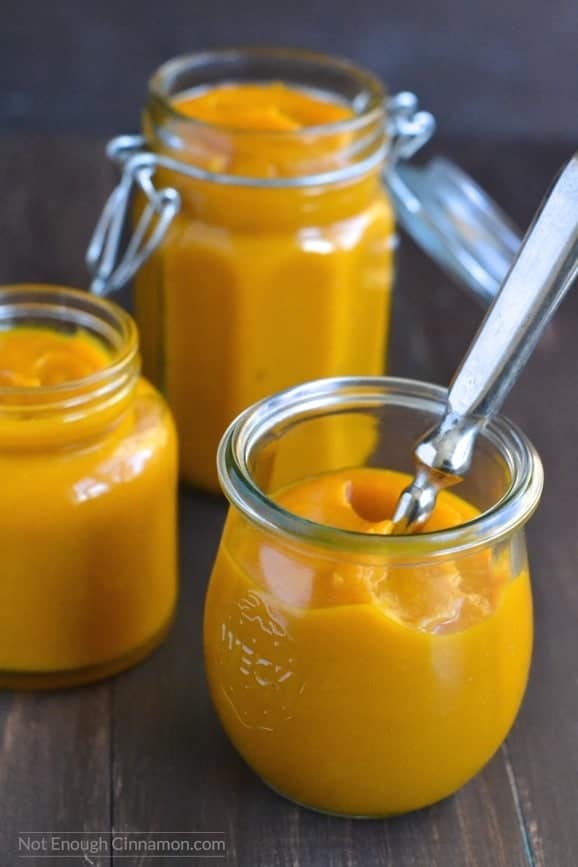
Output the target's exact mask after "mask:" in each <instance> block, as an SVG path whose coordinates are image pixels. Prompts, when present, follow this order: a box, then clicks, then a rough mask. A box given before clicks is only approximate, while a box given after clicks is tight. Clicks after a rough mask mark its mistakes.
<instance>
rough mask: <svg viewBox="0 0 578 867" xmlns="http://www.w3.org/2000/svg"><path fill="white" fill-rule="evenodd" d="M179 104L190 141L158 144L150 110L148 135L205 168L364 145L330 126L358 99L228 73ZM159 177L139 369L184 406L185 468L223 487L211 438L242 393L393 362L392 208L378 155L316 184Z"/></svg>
mask: <svg viewBox="0 0 578 867" xmlns="http://www.w3.org/2000/svg"><path fill="white" fill-rule="evenodd" d="M172 106H173V109H174V110H175V112H177V113H178V117H179V118H180V123H179V125H178V135H179V137H180V140H181V142H182V146H181V147H180V149H177V150H176V151H175V150H170V149H168V148H166V147H165V149H164V150H163V145H162V144H159V142H158V140H157V139H156V138H155V129H156V127H155V126H154V124H152V123H151V121H150V118H149V119H147V118H146V117H145V135H147V136H148V138H149V139H150V140H151V141H152V145H153V147H155V148H156V149H157V150H161V152H163V153H165V154H166V155H168V156H172V157H177V158H178V159H179V160H184V161H185V162H188V163H191V164H193V165H195V166H199V167H201V168H203V169H206V170H208V171H211V172H217V173H221V174H226V175H229V176H231V175H232V176H243V177H247V176H250V177H253V178H261V179H263V180H264V181H267V180H270V181H272V180H275V179H280V178H284V179H292V178H293V179H296V178H298V177H299V176H302V175H311V174H318V173H327V172H330V171H333V170H335V169H339V168H343V167H347V166H348V165H349V164H350V162H351V161H352V160H353V159H354V156H353V155H352V152H353V153H355V150H356V147H355V145H354V146H352V147H351V149H349V147H348V145H349V144H351V136H352V133H350V132H347V131H346V130H345V131H344V130H343V129H342V128H340V127H337V128H335V130H334V129H333V128H332V127H331V126H330V125H331V124H335V123H339V122H342V121H346V120H347V119H349V118H351V117H352V116H353V112H352V109H351V108H350V107H349V106H347V105H343V104H341V103H337V102H335V101H333V100H331V99H330V98H329V97H324V96H323V95H322V94H320V93H316V92H309V91H305V90H300V89H298V88H296V87H291V86H289V85H287V84H284V83H281V82H277V83H272V84H249V83H247V84H234V85H223V86H215V87H212V88H207V89H205V90H202V91H198V92H192V93H189V94H183V95H182V96H181V97H179V98H176V99H175V100H174V101H173V103H172ZM194 121H199V122H198V123H195V122H194ZM173 122H174V123H176V122H177V121H176V120H174V119H173ZM328 125H329V126H328ZM158 180H159V183H161V184H170V185H173V186H176V187H177V189H178V190H179V192H180V194H181V210H180V212H179V214H178V215H177V217H176V218H175V219H174V221H173V223H172V225H171V228H170V230H169V233H168V235H167V237H166V239H165V241H164V242H163V243H162V244H161V246H160V247H159V249H158V250H157V251H156V252H155V253H154V254H153V256H152V258H151V259H150V260H149V261H148V262H147V263H146V264H145V265H144V267H143V268H142V269H141V271H140V272H139V274H138V275H137V278H136V316H137V320H138V323H139V326H140V331H141V338H142V340H141V345H142V351H143V359H144V370H145V373H146V375H147V376H149V378H151V379H152V380H153V382H155V383H158V384H159V385H160V387H161V388H162V390H163V391H164V393H165V394H166V396H167V398H168V401H169V403H170V405H171V407H172V409H173V411H174V413H175V417H176V422H177V428H178V430H179V434H180V461H181V473H182V475H183V476H184V478H185V479H186V480H187V481H189V482H191V483H193V484H196V485H200V486H202V487H206V488H213V489H217V487H218V483H217V477H216V471H215V454H216V450H217V445H218V443H219V440H220V437H221V435H222V434H223V432H224V430H225V428H226V427H227V425H228V424H229V422H230V421H231V420H232V419H233V418H234V417H235V416H236V415H238V413H240V412H241V411H242V410H243V409H245V407H247V406H249V405H251V404H252V403H254V402H255V401H256V400H259V399H261V398H263V397H265V396H266V395H268V394H272V393H274V392H277V391H279V390H280V389H283V388H286V387H289V386H292V385H295V384H297V383H299V382H303V381H307V380H310V379H315V378H317V377H324V376H338V375H347V374H360V375H362V374H367V375H377V374H381V373H383V372H384V357H385V346H386V338H387V330H388V322H389V307H390V295H391V282H392V246H393V233H394V217H393V210H392V207H391V204H390V202H389V199H388V198H387V196H386V194H385V192H384V189H383V185H382V181H381V166H376V167H375V168H373V169H372V170H370V171H368V172H366V173H365V174H363V175H362V176H361V177H359V176H358V177H357V178H356V179H352V180H349V181H342V182H340V183H324V184H323V185H316V186H313V187H298V186H297V187H295V186H294V187H289V188H287V187H284V188H275V187H261V188H255V187H251V186H248V185H244V184H242V183H240V184H236V185H227V184H223V183H219V182H218V180H212V181H209V180H197V179H194V178H189V177H185V176H183V175H177V174H174V173H172V174H171V173H170V172H167V171H164V172H163V171H160V172H159V178H158ZM137 211H138V212H139V213H140V207H139V208H137ZM327 448H328V449H332V448H333V449H338V448H339V446H338V444H333V443H331V442H329V443H328V444H327ZM362 458H363V455H360V460H362Z"/></svg>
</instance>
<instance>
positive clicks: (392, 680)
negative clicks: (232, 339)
mask: <svg viewBox="0 0 578 867" xmlns="http://www.w3.org/2000/svg"><path fill="white" fill-rule="evenodd" d="M445 402H446V392H445V391H444V390H443V389H441V388H439V387H437V386H433V385H427V384H424V383H418V382H412V381H409V380H396V379H387V378H359V379H357V378H344V379H329V380H323V381H319V382H313V383H310V384H307V385H304V386H300V387H297V388H294V389H291V390H289V391H286V392H285V393H283V394H281V395H278V396H276V397H273V398H271V399H268V400H265V401H263V402H261V403H258V404H257V405H256V406H254V407H252V408H250V409H248V410H247V411H245V412H244V413H243V414H242V415H241V416H240V417H239V418H238V419H237V420H236V421H235V422H234V423H233V424H232V425H231V427H230V428H229V429H228V431H227V433H226V434H225V436H224V438H223V441H222V443H221V447H220V450H219V475H220V479H221V484H222V486H223V489H224V491H225V493H226V495H227V497H228V499H229V501H230V504H231V506H230V510H229V514H228V518H227V522H226V525H225V529H224V532H223V536H222V540H221V544H220V548H219V551H218V555H217V559H216V562H215V566H214V570H213V573H212V576H211V581H210V585H209V589H208V593H207V599H206V608H205V627H204V629H205V636H204V640H205V656H206V667H207V673H208V679H209V685H210V689H211V694H212V698H213V701H214V704H215V707H216V709H217V711H218V713H219V716H220V718H221V720H222V722H223V725H224V727H225V729H226V731H227V733H228V735H229V737H230V738H231V740H232V742H233V744H234V745H235V746H236V748H237V749H238V750H239V752H240V753H241V755H242V756H243V757H244V758H245V760H246V761H247V762H248V764H249V765H250V766H251V767H252V768H253V769H254V770H255V771H256V773H257V774H259V776H261V777H262V778H263V779H264V780H265V781H266V782H267V783H268V784H269V785H270V786H272V787H273V788H274V789H276V790H277V791H279V792H280V793H282V794H284V795H285V796H287V797H288V798H290V799H292V800H294V801H297V802H299V803H301V804H304V805H307V806H309V807H313V808H315V809H317V810H323V811H329V812H332V813H339V814H346V815H350V816H388V815H392V814H396V813H402V812H405V811H409V810H414V809H417V808H419V807H423V806H425V805H427V804H431V803H433V802H435V801H437V800H439V799H441V798H443V797H445V796H447V795H449V794H450V793H452V792H454V791H456V790H457V789H458V788H459V787H460V786H461V785H462V784H463V783H465V782H466V781H467V780H468V779H469V778H470V777H472V776H473V775H474V774H475V773H476V772H477V771H478V770H479V769H480V768H481V767H482V766H483V765H484V764H485V763H486V762H487V761H488V759H489V758H490V757H491V756H492V755H493V753H494V752H495V751H496V750H497V749H498V747H499V746H500V744H501V743H502V741H503V739H504V738H505V736H506V734H507V733H508V730H509V729H510V726H511V725H512V722H513V720H514V718H515V716H516V713H517V711H518V708H519V706H520V702H521V700H522V696H523V694H524V689H525V686H526V680H527V676H528V669H529V664H530V655H531V645H532V603H531V591H530V581H529V573H528V564H527V557H526V542H525V537H524V525H525V524H526V522H527V520H528V518H529V517H530V515H531V514H532V512H533V511H534V509H535V508H536V506H537V504H538V500H539V497H540V494H541V489H542V468H541V464H540V460H539V458H538V456H537V454H536V452H535V451H534V449H533V447H532V446H531V444H530V443H529V442H528V440H527V439H526V437H525V436H524V435H523V434H522V433H521V432H520V431H519V430H518V429H517V428H515V427H514V426H513V425H512V424H511V423H509V422H508V421H507V420H505V419H504V418H496V419H495V420H493V421H492V422H491V423H490V424H489V425H488V427H487V428H486V429H485V431H484V433H483V434H482V435H481V438H480V440H479V443H478V447H477V452H476V456H475V460H474V464H473V467H472V470H471V472H470V474H469V475H468V477H467V479H465V480H464V482H463V483H462V485H461V486H460V490H459V495H460V497H463V498H464V499H465V500H467V501H468V502H469V503H470V504H471V505H472V506H474V507H475V510H479V513H478V512H477V511H476V512H475V514H476V516H475V517H473V518H471V519H470V520H466V521H465V522H464V523H462V524H461V525H457V526H454V527H452V528H450V529H443V530H439V531H438V532H427V533H424V534H419V535H414V536H405V537H404V536H398V537H392V536H383V535H380V534H379V533H378V534H367V533H361V532H352V531H346V530H340V529H335V528H333V527H329V526H324V525H322V524H319V523H315V522H314V521H310V520H306V519H304V518H302V517H298V516H297V515H296V514H293V513H291V512H289V511H286V510H285V509H284V508H283V507H282V506H281V505H279V503H278V502H277V499H276V496H277V492H279V491H283V490H287V489H288V488H289V489H290V486H292V485H295V484H296V483H299V482H303V480H306V479H311V477H313V476H315V475H316V474H317V473H318V472H319V466H318V464H317V455H318V448H319V443H320V442H326V441H327V439H328V437H329V438H330V437H332V436H337V437H338V438H339V440H340V441H341V442H342V443H344V444H345V443H346V442H347V441H348V434H349V433H350V432H351V431H352V430H355V429H356V428H357V427H358V426H359V425H361V426H362V427H364V428H366V429H368V430H371V432H372V438H373V448H372V449H371V452H368V453H367V455H366V458H365V461H364V464H365V466H367V467H388V468H391V469H394V470H401V471H403V472H408V473H411V472H412V467H411V453H412V443H413V442H414V440H415V438H416V437H417V435H418V434H420V433H422V432H423V430H425V429H427V428H428V427H429V426H431V425H432V424H433V423H435V422H436V421H437V420H439V417H440V416H441V414H442V413H443V410H444V407H445ZM296 447H297V448H299V450H300V451H301V452H302V459H301V462H300V463H299V464H298V465H296V464H295V461H294V460H293V458H292V454H293V452H294V449H295V448H296ZM358 463H359V453H358V449H357V445H356V444H355V442H354V443H353V446H352V448H351V451H350V453H349V454H347V449H346V447H345V446H344V447H343V451H342V453H341V455H340V456H339V458H338V459H336V460H335V461H334V462H333V463H331V462H330V461H327V462H326V464H325V467H324V469H325V470H330V471H336V470H343V469H344V468H345V469H347V468H351V467H352V466H353V467H355V466H356V465H358ZM348 496H349V497H351V499H352V502H353V498H354V496H355V491H354V490H351V489H350V490H349V493H348ZM367 587H369V589H370V591H371V592H369V593H366V592H361V590H360V589H359V588H367ZM348 588H349V589H348ZM465 606H471V610H470V608H466V607H465ZM446 609H447V610H446ZM416 612H419V617H418V616H417V614H416ZM456 617H457V619H456ZM452 618H453V619H452ZM456 623H458V624H459V625H458V626H456V625H455V624H456Z"/></svg>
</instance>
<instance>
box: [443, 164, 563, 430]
mask: <svg viewBox="0 0 578 867" xmlns="http://www.w3.org/2000/svg"><path fill="white" fill-rule="evenodd" d="M577 273H578V154H574V156H573V157H572V159H571V160H570V161H569V162H568V163H567V165H566V166H565V168H564V169H563V170H562V172H561V173H560V175H559V176H558V178H557V180H556V181H555V182H554V184H553V186H552V188H551V190H550V193H549V194H548V195H547V196H546V198H545V199H544V201H543V202H542V205H541V206H540V208H539V210H538V212H537V214H536V216H535V218H534V220H533V222H532V225H531V226H530V228H529V230H528V232H527V234H526V237H525V238H524V241H523V242H522V246H521V247H520V250H519V252H518V255H517V256H516V258H515V260H514V262H513V264H512V266H511V268H510V271H509V272H508V275H507V277H506V279H505V281H504V283H503V286H502V288H501V290H500V292H499V293H498V295H497V297H496V299H495V301H494V303H493V304H492V306H491V308H490V309H489V311H488V313H487V315H486V317H485V319H484V321H483V322H482V325H481V326H480V329H479V331H478V333H477V335H476V337H475V339H474V341H473V343H472V345H471V347H470V349H469V351H468V352H467V354H466V355H465V357H464V359H463V361H462V363H461V364H460V366H459V368H458V370H457V372H456V374H455V376H454V378H453V380H452V383H451V385H450V390H449V394H448V409H449V411H450V412H452V413H456V414H457V415H460V416H469V417H472V416H474V417H476V418H479V419H480V418H481V419H484V418H486V417H487V416H490V415H493V414H494V413H496V412H497V411H498V410H499V408H500V407H501V405H502V403H503V401H504V399H505V398H506V396H507V394H508V392H509V391H510V389H511V388H512V386H513V384H514V382H515V381H516V379H517V378H518V376H519V374H520V371H521V370H522V368H523V367H524V365H525V364H526V362H527V360H528V358H529V356H530V354H531V353H532V351H533V349H534V347H535V346H536V344H537V342H538V340H539V339H540V336H541V335H542V332H543V331H544V328H545V327H546V325H547V324H548V322H549V321H550V319H551V318H552V316H553V314H554V312H555V310H556V308H557V307H558V305H559V304H560V302H561V300H562V298H563V297H564V295H565V294H566V292H567V291H568V289H569V288H570V285H571V283H572V281H573V280H574V278H575V276H576V274H577Z"/></svg>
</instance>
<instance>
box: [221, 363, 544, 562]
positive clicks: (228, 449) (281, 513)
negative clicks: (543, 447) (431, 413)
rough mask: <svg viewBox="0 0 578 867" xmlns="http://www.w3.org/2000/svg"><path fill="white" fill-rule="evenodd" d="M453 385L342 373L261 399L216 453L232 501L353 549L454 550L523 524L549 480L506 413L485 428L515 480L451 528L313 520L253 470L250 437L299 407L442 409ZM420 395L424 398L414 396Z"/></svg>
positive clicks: (267, 525)
mask: <svg viewBox="0 0 578 867" xmlns="http://www.w3.org/2000/svg"><path fill="white" fill-rule="evenodd" d="M446 398H447V389H445V388H443V387H442V386H439V385H434V384H432V383H427V382H421V381H418V380H412V379H403V378H397V377H335V378H327V379H319V380H314V381H312V382H308V383H304V384H303V385H298V386H295V387H293V388H289V389H287V390H285V391H282V392H279V393H278V394H275V395H273V396H272V397H269V398H265V399H264V400H262V401H260V402H258V403H256V404H254V405H253V406H251V407H249V408H248V409H246V410H245V411H244V412H243V413H241V414H240V415H239V416H238V417H237V418H236V419H235V420H234V421H233V422H232V424H231V425H230V426H229V427H228V429H227V430H226V432H225V434H224V435H223V438H222V440H221V443H220V445H219V449H218V454H217V468H218V473H219V480H220V482H221V486H222V488H223V491H224V493H225V496H226V497H227V499H228V500H229V502H230V503H231V505H232V506H234V507H236V508H237V509H238V510H239V511H240V512H241V513H242V514H243V515H244V516H245V517H246V518H247V519H248V520H250V521H251V522H252V523H254V524H256V525H258V526H259V527H261V528H262V529H264V530H266V531H269V532H274V533H279V532H280V533H282V534H283V535H285V536H287V537H289V538H291V539H293V540H297V541H300V542H308V543H312V544H315V545H321V546H323V547H327V548H330V549H332V550H333V551H336V550H337V551H341V552H344V553H350V554H359V553H363V554H369V555H376V556H381V557H396V558H399V557H408V558H411V559H417V558H419V557H422V556H427V557H428V558H431V557H436V556H444V557H445V556H447V555H449V554H453V553H456V552H463V551H466V550H470V549H475V548H479V547H482V546H484V545H486V544H487V543H488V540H491V541H492V542H494V541H496V540H497V539H499V538H502V537H504V536H507V535H509V534H511V533H512V532H513V531H514V530H516V529H517V528H518V527H520V526H523V525H524V524H525V523H526V522H527V520H528V519H529V518H530V516H531V515H532V513H533V512H534V511H535V509H536V508H537V506H538V503H539V500H540V496H541V493H542V488H543V468H542V463H541V461H540V457H539V455H538V453H537V451H536V449H535V448H534V446H533V445H532V443H531V442H530V440H529V439H528V438H527V437H526V435H525V434H524V433H523V432H522V431H521V430H520V429H519V428H518V427H517V425H515V424H514V423H513V422H511V421H510V420H509V419H507V418H506V417H505V416H502V415H499V416H496V417H495V418H493V419H491V420H490V421H489V422H488V424H487V426H486V427H485V428H484V431H483V433H482V434H481V436H484V437H486V438H487V439H489V440H490V442H491V443H492V445H493V446H494V447H495V448H496V449H497V450H498V452H499V453H500V455H501V457H502V458H504V459H505V460H506V462H507V464H508V468H509V470H510V473H511V481H510V485H509V488H508V490H507V491H506V492H505V494H504V495H503V496H502V497H501V498H500V499H499V500H498V501H497V502H496V503H494V504H493V505H492V506H491V507H490V508H489V509H486V510H485V511H484V512H482V513H481V514H479V515H477V516H476V517H475V518H473V519H472V520H470V521H468V522H466V523H464V524H460V525H459V526H457V527H451V528H448V529H445V530H437V531H435V532H429V533H419V534H413V535H408V536H379V535H374V534H367V533H363V532H358V531H353V530H342V529H339V528H335V527H329V526H326V525H324V524H319V523H316V522H314V521H309V520H307V519H305V518H302V517H300V516H298V515H295V514H294V513H292V512H289V511H287V510H286V509H284V508H283V507H282V506H280V505H279V504H277V503H276V502H275V501H274V500H273V499H271V498H270V497H269V496H268V495H267V494H266V493H265V492H264V491H262V490H261V489H260V488H259V487H258V485H257V484H256V483H255V481H254V480H253V478H252V475H251V471H250V469H249V465H248V456H249V454H250V449H251V445H252V444H254V442H255V441H256V440H257V439H258V438H259V437H260V436H262V435H263V433H265V432H266V431H267V430H271V429H272V428H273V427H276V428H278V426H279V424H280V423H281V422H283V421H287V420H288V419H290V418H291V417H292V416H293V415H295V414H296V413H297V412H299V413H306V412H311V413H312V414H316V415H317V416H319V414H321V413H322V412H323V411H329V410H331V409H334V408H336V407H339V409H340V411H343V410H344V409H347V408H351V409H352V410H353V409H359V408H360V407H361V406H363V405H365V406H379V405H387V403H390V404H394V403H396V404H397V405H403V403H407V405H408V406H411V403H408V401H414V405H416V406H418V407H429V408H436V409H439V410H440V414H441V412H442V411H443V409H444V407H445V404H446ZM415 402H417V403H415Z"/></svg>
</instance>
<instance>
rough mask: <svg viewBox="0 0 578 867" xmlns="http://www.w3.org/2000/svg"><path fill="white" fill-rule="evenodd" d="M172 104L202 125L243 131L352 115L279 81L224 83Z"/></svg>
mask: <svg viewBox="0 0 578 867" xmlns="http://www.w3.org/2000/svg"><path fill="white" fill-rule="evenodd" d="M174 104H175V107H176V108H177V109H178V110H179V111H180V112H182V113H183V114H186V115H187V116H188V117H192V118H195V119H196V120H200V121H203V123H210V124H215V125H216V126H228V127H237V128H238V129H244V130H247V129H255V130H270V131H275V130H277V131H280V132H283V131H292V130H298V129H303V128H304V127H308V126H321V125H322V124H327V123H339V121H342V120H347V119H348V118H350V117H352V115H353V112H352V110H351V108H349V106H347V105H341V104H339V103H338V102H334V101H330V100H328V99H327V98H322V97H320V96H319V95H315V96H313V95H310V94H308V93H307V92H306V91H304V90H297V89H296V88H292V87H287V85H285V84H283V83H282V82H280V81H277V82H272V83H271V84H242V85H239V84H228V85H227V84H224V85H220V86H219V87H211V88H209V89H207V90H205V91H203V92H201V93H197V94H193V95H190V96H182V97H180V98H179V99H177V100H175V103H174Z"/></svg>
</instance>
